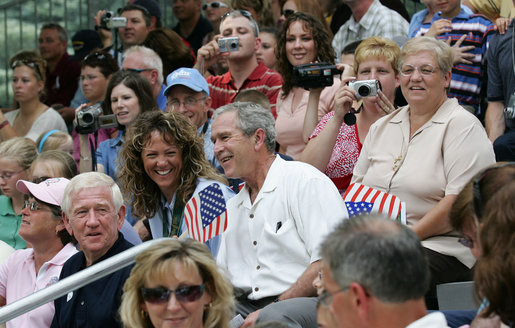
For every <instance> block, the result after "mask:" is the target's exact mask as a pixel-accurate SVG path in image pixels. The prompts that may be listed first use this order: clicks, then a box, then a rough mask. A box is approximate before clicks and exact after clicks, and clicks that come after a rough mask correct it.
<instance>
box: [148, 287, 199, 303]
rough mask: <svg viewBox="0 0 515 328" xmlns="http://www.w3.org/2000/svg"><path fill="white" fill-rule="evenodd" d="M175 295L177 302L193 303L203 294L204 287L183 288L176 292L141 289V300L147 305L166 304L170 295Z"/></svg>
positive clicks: (158, 288)
mask: <svg viewBox="0 0 515 328" xmlns="http://www.w3.org/2000/svg"><path fill="white" fill-rule="evenodd" d="M172 293H174V294H175V298H176V299H177V301H179V302H182V303H189V302H195V301H196V300H198V299H199V298H200V297H202V294H204V285H197V286H183V287H179V288H177V289H176V290H170V289H166V288H164V287H157V288H145V287H142V288H141V294H142V296H143V300H144V301H145V302H148V303H154V304H158V303H167V302H168V300H169V299H170V295H172Z"/></svg>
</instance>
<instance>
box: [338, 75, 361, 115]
mask: <svg viewBox="0 0 515 328" xmlns="http://www.w3.org/2000/svg"><path fill="white" fill-rule="evenodd" d="M355 79H356V78H355V77H344V78H342V84H341V86H340V88H339V89H338V91H336V94H335V95H334V116H335V118H337V119H338V120H339V122H343V117H344V116H345V114H347V113H348V112H349V111H350V110H351V108H352V103H353V102H354V101H357V100H358V98H357V97H356V90H354V89H352V88H351V87H349V86H348V85H347V83H348V82H349V81H353V80H355Z"/></svg>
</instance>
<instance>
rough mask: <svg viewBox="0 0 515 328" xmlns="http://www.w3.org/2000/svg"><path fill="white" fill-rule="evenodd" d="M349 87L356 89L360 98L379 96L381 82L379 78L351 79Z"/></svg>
mask: <svg viewBox="0 0 515 328" xmlns="http://www.w3.org/2000/svg"><path fill="white" fill-rule="evenodd" d="M349 87H351V88H353V89H354V90H356V93H357V97H358V98H366V97H372V96H377V91H378V90H381V83H380V82H379V81H377V80H363V81H350V82H349Z"/></svg>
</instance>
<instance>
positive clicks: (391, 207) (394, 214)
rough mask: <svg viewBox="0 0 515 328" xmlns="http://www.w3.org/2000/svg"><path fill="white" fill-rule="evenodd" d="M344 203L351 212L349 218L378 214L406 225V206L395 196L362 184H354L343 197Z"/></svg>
mask: <svg viewBox="0 0 515 328" xmlns="http://www.w3.org/2000/svg"><path fill="white" fill-rule="evenodd" d="M343 201H344V202H345V206H346V207H347V212H349V218H352V217H354V216H358V215H361V214H370V213H378V214H384V215H386V216H388V217H390V218H391V219H392V220H398V221H399V222H402V223H404V224H405V223H406V209H405V205H404V203H402V202H401V201H400V199H399V197H397V196H395V195H392V194H388V193H386V192H383V191H380V190H377V189H374V188H370V187H367V186H365V185H362V184H360V183H352V184H351V185H350V186H349V187H348V188H347V191H346V192H345V195H343Z"/></svg>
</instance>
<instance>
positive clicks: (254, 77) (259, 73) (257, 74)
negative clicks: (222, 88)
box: [222, 63, 268, 84]
mask: <svg viewBox="0 0 515 328" xmlns="http://www.w3.org/2000/svg"><path fill="white" fill-rule="evenodd" d="M267 70H268V69H267V67H266V66H265V64H263V63H258V66H257V67H256V68H255V69H254V70H253V71H252V73H250V75H249V76H248V77H247V78H246V79H245V82H246V81H259V80H260V79H261V78H262V77H263V74H265V73H266V71H267ZM231 82H232V75H231V71H229V72H227V73H225V74H224V75H223V76H222V83H223V84H229V83H231ZM245 82H243V84H245Z"/></svg>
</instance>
